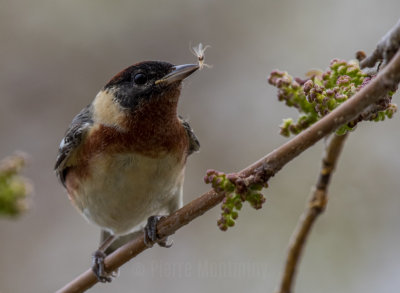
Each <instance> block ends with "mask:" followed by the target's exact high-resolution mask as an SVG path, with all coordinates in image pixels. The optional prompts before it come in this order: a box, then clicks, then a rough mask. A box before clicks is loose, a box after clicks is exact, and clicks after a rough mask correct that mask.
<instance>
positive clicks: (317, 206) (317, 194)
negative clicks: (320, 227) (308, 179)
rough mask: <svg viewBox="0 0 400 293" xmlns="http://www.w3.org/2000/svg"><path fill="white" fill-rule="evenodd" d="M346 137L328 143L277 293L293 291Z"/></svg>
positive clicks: (294, 234) (293, 238) (295, 231)
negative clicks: (304, 250) (297, 271)
mask: <svg viewBox="0 0 400 293" xmlns="http://www.w3.org/2000/svg"><path fill="white" fill-rule="evenodd" d="M346 137H347V134H346V135H342V136H337V135H332V137H331V138H330V140H329V142H328V143H327V146H326V149H325V154H324V157H323V159H322V167H321V172H320V174H319V176H318V181H317V184H316V186H315V187H314V190H313V192H312V194H311V198H310V201H309V204H308V206H307V208H306V210H305V211H304V213H303V214H302V215H301V217H300V219H299V222H298V224H297V227H296V229H295V230H294V232H293V234H292V237H291V239H290V242H289V250H288V254H287V258H286V264H285V268H284V271H283V275H282V279H281V283H280V287H279V289H278V291H277V293H290V292H291V291H292V287H293V284H294V278H295V273H296V268H297V266H298V263H299V259H300V256H301V253H302V251H303V248H304V246H305V243H306V240H307V237H308V235H309V234H310V231H311V228H312V226H313V224H314V222H315V220H316V219H317V217H318V216H319V215H320V214H321V213H322V212H323V211H324V210H325V206H326V203H327V200H328V193H327V191H328V185H329V182H330V179H331V177H332V174H333V171H334V169H335V167H336V163H337V160H338V158H339V155H340V152H341V150H342V147H343V144H344V142H345V140H346Z"/></svg>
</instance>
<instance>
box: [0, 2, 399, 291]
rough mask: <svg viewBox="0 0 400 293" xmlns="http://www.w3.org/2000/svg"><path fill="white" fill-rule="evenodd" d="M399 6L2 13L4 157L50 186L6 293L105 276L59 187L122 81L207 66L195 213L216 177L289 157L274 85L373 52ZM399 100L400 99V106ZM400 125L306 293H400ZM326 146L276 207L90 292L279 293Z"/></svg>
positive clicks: (363, 176)
mask: <svg viewBox="0 0 400 293" xmlns="http://www.w3.org/2000/svg"><path fill="white" fill-rule="evenodd" d="M399 11H400V2H399V1H398V0H388V1H382V0H380V1H378V0H368V1H347V0H346V1H345V0H337V1H323V2H322V1H316V0H307V1H285V0H284V1H273V0H269V1H256V0H249V1H243V2H239V1H228V0H224V1H211V0H204V1H198V0H191V1H178V0H171V1H160V2H156V1H50V0H38V1H20V0H0V40H1V45H0V92H1V95H0V157H4V156H6V155H9V154H11V153H13V151H14V150H22V151H25V152H27V153H28V154H30V156H31V161H30V165H29V167H28V168H27V169H26V171H25V175H26V176H27V177H29V178H30V179H31V180H32V181H33V184H34V186H35V194H34V196H33V197H32V198H31V202H32V203H31V208H30V210H29V211H28V212H27V213H26V214H24V215H23V216H22V217H21V218H19V219H18V220H7V219H0V232H1V245H0V247H1V249H0V292H2V293H19V292H54V291H55V290H57V289H58V288H60V287H62V286H63V285H65V284H66V283H67V282H69V281H70V280H72V279H73V278H75V277H76V276H77V275H78V274H80V273H81V272H83V271H84V270H86V269H87V268H88V267H89V265H90V257H91V253H92V252H93V251H94V250H95V249H96V248H97V245H98V241H99V229H98V228H97V227H95V226H92V225H91V224H88V223H87V222H86V221H85V220H84V219H83V218H82V217H81V216H80V215H79V214H78V213H77V211H75V210H74V208H73V207H72V206H71V205H70V203H69V201H68V198H67V195H66V192H65V191H64V189H63V188H62V186H61V185H60V184H59V183H58V182H57V179H56V177H55V175H54V172H53V166H54V162H55V157H56V154H57V148H58V144H59V142H60V140H61V138H62V137H63V134H64V131H65V130H66V128H67V126H68V124H69V123H70V121H71V120H72V118H73V117H74V116H75V115H76V114H77V113H78V112H79V111H80V110H81V108H83V107H84V106H86V105H87V104H88V103H90V102H91V100H92V99H93V97H94V96H95V95H96V93H97V91H98V90H99V89H100V88H101V87H102V86H103V85H104V84H105V83H106V82H107V81H108V80H109V79H110V78H111V77H112V76H113V75H114V74H115V73H117V72H119V71H120V70H121V69H123V68H125V67H127V66H129V65H131V64H133V63H136V62H138V61H142V60H165V61H169V62H172V63H174V64H183V63H191V62H195V61H196V58H195V57H194V56H193V55H192V53H190V51H189V46H190V44H192V45H196V44H197V43H198V42H203V44H207V45H211V48H210V49H208V50H207V52H206V63H209V64H212V65H213V68H212V69H204V70H203V71H200V72H198V73H196V74H195V75H193V76H192V77H190V78H189V79H188V80H187V81H186V83H185V87H184V90H183V95H182V98H181V101H180V110H179V112H180V114H181V115H183V116H184V117H186V118H188V119H189V120H190V122H191V125H192V127H193V128H194V130H195V131H196V134H197V136H198V137H199V139H200V142H201V152H200V153H198V154H195V155H193V156H192V157H191V158H190V159H189V161H188V166H187V172H186V182H185V189H184V190H185V199H184V201H185V203H187V202H189V201H191V200H192V199H194V198H196V197H197V196H199V195H201V194H202V193H203V192H205V191H207V190H208V189H209V186H207V185H205V184H204V183H203V175H204V174H205V171H206V169H209V168H214V169H217V170H221V171H226V172H231V171H236V170H240V169H242V168H244V167H245V166H247V165H249V164H250V163H252V162H253V161H255V160H257V159H258V158H260V157H262V156H264V155H265V154H267V153H268V152H270V151H272V150H273V149H274V148H276V147H278V146H279V145H281V144H282V143H284V142H285V141H287V139H286V138H283V137H281V136H280V135H279V134H278V132H279V127H278V126H279V124H280V123H281V120H282V119H283V118H287V117H297V114H296V112H295V111H294V110H292V109H289V108H287V107H285V106H284V105H283V104H282V103H280V102H278V101H277V98H276V90H275V89H274V88H273V87H272V86H270V85H268V83H267V81H266V79H267V77H268V75H269V73H270V72H271V71H272V70H273V69H276V68H279V69H282V70H287V71H289V72H290V73H291V74H293V75H295V76H304V74H305V72H307V71H308V70H309V69H312V68H321V69H325V68H326V67H327V66H328V65H329V62H330V60H331V59H333V58H341V59H346V60H348V59H352V58H354V54H355V52H356V51H357V50H360V49H363V50H365V51H366V52H367V53H370V52H372V50H373V49H374V48H375V45H376V43H377V42H378V41H379V39H380V38H381V37H382V36H383V35H384V34H385V33H386V32H387V30H388V29H389V28H391V27H392V26H393V25H394V24H395V23H396V22H397V20H398V18H399V16H400V14H399ZM399 98H400V96H399V94H396V96H395V97H394V102H396V101H397V102H398V100H399ZM399 126H400V118H399V115H395V116H394V118H393V119H391V120H388V121H385V122H383V123H372V122H366V123H362V125H360V127H358V129H357V131H355V132H354V133H352V134H351V136H350V137H349V139H348V141H347V143H346V145H345V148H344V152H343V156H342V157H341V160H340V161H339V166H338V169H337V172H336V174H335V176H334V178H333V182H332V184H331V188H330V200H329V204H328V208H327V211H326V213H325V214H324V215H323V216H322V217H321V218H320V219H319V220H318V222H317V224H316V226H315V229H314V230H313V232H312V234H311V237H310V239H309V243H308V245H307V247H306V251H305V254H304V255H303V260H302V262H301V265H300V270H299V273H298V276H297V282H296V287H295V288H296V290H295V291H296V292H299V293H300V292H321V291H323V292H325V293H328V292H362V293H367V292H394V291H396V290H398V289H395V288H399V287H400V278H399V276H400V264H399V260H400V251H399V249H398V243H399V241H400V229H399V221H400V212H399V211H400V197H399V190H400V180H399V178H398V176H399V174H400V154H399V151H398V150H399V148H400V136H399V135H398V133H399V132H398V129H399ZM322 151H323V143H322V142H320V143H318V144H317V145H316V146H315V147H313V148H311V149H309V150H308V151H306V152H305V153H304V154H303V155H301V156H300V157H299V158H297V159H295V160H294V161H292V162H291V163H290V164H288V165H287V166H286V167H285V168H284V169H283V170H282V171H281V172H279V173H278V175H277V176H276V177H274V178H272V180H271V181H270V188H269V189H268V190H266V196H267V203H266V204H265V206H264V207H263V209H261V210H258V211H255V210H253V209H252V208H250V207H249V206H248V205H245V206H244V208H243V210H242V212H241V213H240V215H239V219H238V221H237V225H236V226H235V227H234V228H232V229H230V230H229V231H228V232H221V231H219V229H218V228H217V225H216V221H217V219H218V218H219V213H220V209H219V207H216V208H214V209H212V210H211V211H209V212H208V213H206V214H205V215H203V216H202V217H200V218H199V219H197V220H195V221H193V222H192V223H191V224H190V225H188V226H186V227H184V228H183V229H181V230H179V231H178V232H177V233H176V234H175V235H174V236H173V237H172V238H173V240H174V246H173V247H172V248H170V249H168V250H166V249H162V248H159V247H155V248H153V249H150V250H147V251H146V252H144V253H142V254H141V255H139V256H138V257H136V258H135V259H134V260H133V261H131V262H130V263H128V264H127V265H125V266H124V267H123V268H122V269H121V271H120V276H119V277H118V279H117V280H115V281H114V282H112V283H111V284H105V285H103V284H101V285H96V286H95V287H93V288H92V289H91V290H90V292H161V291H162V292H186V291H190V292H243V291H245V290H246V291H247V292H274V289H275V288H276V286H277V284H278V282H279V278H280V275H281V272H282V268H283V264H284V259H285V256H286V248H287V244H288V240H289V237H290V235H291V233H292V231H293V229H294V227H295V224H296V223H297V220H298V217H299V215H300V214H301V213H302V211H303V209H304V206H305V203H306V200H307V199H308V196H309V193H310V189H311V186H312V185H313V184H314V183H315V181H316V178H317V174H318V172H319V167H320V158H321V153H322Z"/></svg>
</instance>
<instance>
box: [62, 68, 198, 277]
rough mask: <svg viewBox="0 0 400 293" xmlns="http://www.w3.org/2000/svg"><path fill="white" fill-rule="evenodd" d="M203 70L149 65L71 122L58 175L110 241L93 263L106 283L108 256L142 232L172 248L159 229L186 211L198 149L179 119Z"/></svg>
mask: <svg viewBox="0 0 400 293" xmlns="http://www.w3.org/2000/svg"><path fill="white" fill-rule="evenodd" d="M199 68H200V67H199V65H198V64H184V65H173V64H171V63H169V62H163V61H144V62H140V63H137V64H134V65H132V66H129V67H127V68H126V69H124V70H122V71H121V72H119V73H118V74H116V75H115V76H114V77H113V78H112V79H111V80H110V81H109V82H108V83H106V85H105V86H104V87H103V88H102V89H101V90H100V91H99V92H98V93H97V95H96V96H95V98H94V100H93V101H92V102H91V103H90V104H89V105H88V106H86V107H85V108H84V109H83V110H82V111H81V112H80V113H79V114H78V115H76V116H75V118H73V120H72V122H71V124H70V126H69V128H68V129H67V131H66V133H65V136H64V138H63V139H62V140H61V143H60V145H59V149H58V155H57V159H56V163H55V173H56V175H57V177H58V178H59V181H60V182H61V183H62V185H63V186H64V187H65V189H66V191H67V194H68V197H69V199H70V201H71V202H72V204H73V206H75V207H76V208H77V210H78V211H79V212H80V213H81V214H82V215H83V216H84V217H85V218H86V219H87V220H88V221H89V222H90V223H93V224H96V225H97V226H100V228H101V229H102V231H105V233H106V234H107V235H108V237H107V239H104V241H103V242H102V243H101V244H100V246H99V248H98V249H97V250H96V251H95V253H94V254H93V256H92V270H93V272H94V274H95V275H96V277H97V279H98V280H99V281H101V282H111V280H112V275H111V274H110V273H107V272H105V269H104V259H105V257H106V254H105V251H106V249H107V248H108V247H110V245H111V244H112V243H113V242H114V241H115V240H116V239H118V238H119V237H124V236H126V235H128V234H131V233H134V232H137V231H140V230H142V229H144V232H145V243H146V245H149V246H151V245H152V244H154V243H157V244H159V245H160V246H164V247H169V246H170V244H168V243H167V239H165V238H164V239H160V237H158V235H157V230H156V229H157V223H158V221H159V220H160V219H162V218H163V217H164V216H165V215H168V214H170V213H172V212H174V211H176V210H177V209H179V208H180V207H181V206H182V202H183V199H182V197H183V191H182V188H183V181H184V172H185V166H186V162H187V158H188V156H189V155H191V154H192V153H194V152H197V151H198V150H199V148H200V144H199V140H198V139H197V137H196V135H195V134H194V132H193V129H192V128H191V126H190V125H189V123H188V121H186V120H184V119H183V118H182V117H181V116H179V115H178V114H177V106H178V101H179V97H180V93H181V89H182V81H183V80H184V79H185V78H187V77H188V76H190V75H191V74H193V73H194V72H196V71H197V70H198V69H199Z"/></svg>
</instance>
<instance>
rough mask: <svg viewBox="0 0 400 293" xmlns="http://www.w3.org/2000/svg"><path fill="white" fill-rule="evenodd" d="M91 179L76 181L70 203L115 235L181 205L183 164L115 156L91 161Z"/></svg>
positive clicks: (168, 158)
mask: <svg viewBox="0 0 400 293" xmlns="http://www.w3.org/2000/svg"><path fill="white" fill-rule="evenodd" d="M89 168H90V170H91V172H90V173H91V174H92V175H91V176H90V177H86V179H83V178H81V179H79V178H78V181H79V183H78V184H77V185H76V186H77V188H76V189H75V192H70V191H69V194H70V197H71V200H72V201H73V202H74V203H75V205H76V206H77V207H78V209H79V210H80V211H81V212H82V213H83V214H84V216H85V217H86V218H87V219H88V220H89V221H90V222H94V223H95V224H97V225H99V226H101V227H102V228H104V229H107V230H110V231H111V232H112V233H114V234H117V235H122V234H126V233H129V232H132V231H134V230H137V229H139V228H140V227H141V225H143V224H144V223H145V222H146V220H147V218H148V217H149V216H151V215H155V214H168V213H170V212H172V211H173V210H175V209H177V208H178V207H180V206H181V201H182V184H183V176H184V162H183V160H181V159H178V158H177V157H176V156H173V155H165V156H163V157H161V158H151V157H146V156H142V155H136V154H122V155H121V154H118V155H109V156H106V157H105V156H101V157H97V158H95V161H93V162H92V163H91V164H90V166H89Z"/></svg>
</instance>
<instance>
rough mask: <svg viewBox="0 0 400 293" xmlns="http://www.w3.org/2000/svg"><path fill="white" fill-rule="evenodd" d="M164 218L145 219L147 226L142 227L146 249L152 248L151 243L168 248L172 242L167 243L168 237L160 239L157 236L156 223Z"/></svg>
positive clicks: (152, 217)
mask: <svg viewBox="0 0 400 293" xmlns="http://www.w3.org/2000/svg"><path fill="white" fill-rule="evenodd" d="M163 218H165V217H164V216H151V217H149V218H148V219H147V225H146V226H145V227H144V243H145V244H146V246H148V247H152V246H153V243H154V242H155V243H157V244H158V245H159V246H161V247H166V248H169V247H171V246H172V244H173V242H172V241H171V242H170V243H168V237H164V238H160V237H159V235H158V234H157V224H158V222H159V221H160V220H161V219H163Z"/></svg>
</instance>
